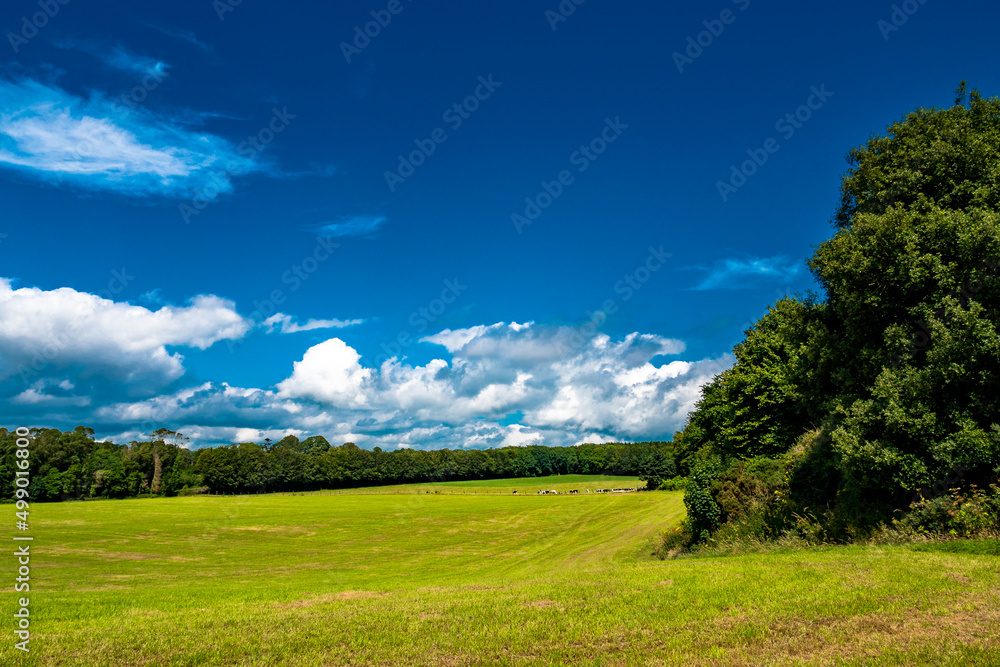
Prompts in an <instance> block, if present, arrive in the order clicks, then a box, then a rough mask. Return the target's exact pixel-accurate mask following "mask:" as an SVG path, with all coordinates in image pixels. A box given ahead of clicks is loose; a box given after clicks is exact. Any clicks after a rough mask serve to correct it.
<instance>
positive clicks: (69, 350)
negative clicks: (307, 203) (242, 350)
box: [0, 278, 250, 404]
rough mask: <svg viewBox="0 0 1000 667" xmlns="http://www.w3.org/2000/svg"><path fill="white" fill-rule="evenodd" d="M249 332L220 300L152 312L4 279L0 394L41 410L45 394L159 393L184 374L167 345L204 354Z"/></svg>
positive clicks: (0, 312) (1, 290) (211, 298)
mask: <svg viewBox="0 0 1000 667" xmlns="http://www.w3.org/2000/svg"><path fill="white" fill-rule="evenodd" d="M249 328H250V321H249V320H247V319H245V318H243V317H242V316H241V315H240V314H239V313H237V312H236V310H235V307H234V304H233V303H232V302H231V301H228V300H226V299H222V298H219V297H217V296H212V295H201V296H197V297H195V298H193V299H191V300H190V302H189V303H188V305H186V306H182V307H178V306H163V307H161V308H159V309H158V310H155V311H153V310H149V309H147V308H143V307H141V306H135V305H132V304H128V303H119V302H114V301H111V300H108V299H104V298H101V297H99V296H96V295H93V294H88V293H85V292H78V291H76V290H73V289H70V288H60V289H55V290H49V291H45V290H41V289H39V288H34V287H22V288H19V289H14V288H13V287H12V285H11V282H10V280H8V279H2V278H0V394H3V395H7V396H10V395H12V394H13V395H20V399H19V400H20V401H22V402H31V403H36V404H37V403H40V402H42V396H44V395H49V396H51V397H57V395H58V397H60V398H64V399H69V398H71V397H72V396H73V395H74V394H73V393H72V392H74V391H75V392H76V394H75V395H77V396H89V393H88V392H95V391H98V390H97V389H96V386H97V385H100V386H101V387H102V388H103V390H109V389H114V388H116V387H117V388H118V389H119V390H121V391H122V392H124V393H126V394H128V393H129V392H133V393H134V392H139V393H143V392H145V393H147V394H149V393H153V392H156V391H158V390H160V389H162V388H163V387H164V386H166V385H168V384H169V383H170V382H172V381H174V380H176V379H178V378H179V377H181V375H183V373H184V369H183V366H182V363H181V362H182V360H183V357H182V356H181V355H180V354H179V353H177V352H169V351H168V350H167V346H181V347H193V348H199V349H206V348H208V347H210V346H211V345H213V344H214V343H216V342H218V341H221V340H226V339H237V338H240V337H242V336H243V335H244V334H245V333H246V332H247V330H248V329H249ZM38 380H45V382H44V383H43V384H38V383H37V382H38ZM56 390H58V392H57V391H56ZM59 392H61V393H59ZM49 400H50V401H51V400H53V399H51V398H50V399H49Z"/></svg>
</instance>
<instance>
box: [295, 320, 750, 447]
mask: <svg viewBox="0 0 1000 667" xmlns="http://www.w3.org/2000/svg"><path fill="white" fill-rule="evenodd" d="M575 333H576V332H575V331H574V330H573V329H570V328H567V327H537V326H532V325H508V324H504V323H499V324H494V325H491V326H477V327H471V328H469V329H462V330H454V331H453V330H448V331H444V332H441V333H440V334H436V335H434V336H429V337H427V338H426V339H425V340H427V341H428V342H435V343H439V344H441V345H444V346H445V347H446V349H448V350H449V351H450V352H451V353H452V359H451V361H450V362H449V361H447V360H444V359H434V360H432V361H430V362H428V363H427V364H424V365H421V366H411V365H407V364H404V363H402V362H400V361H399V360H398V359H390V360H388V361H386V362H384V363H383V364H382V366H381V367H380V368H379V369H367V368H363V367H362V366H361V365H360V363H359V361H360V355H358V353H357V352H355V351H354V350H353V349H352V348H350V347H349V346H348V345H347V344H346V343H344V342H343V341H342V340H340V339H336V338H334V339H331V340H328V341H326V342H324V343H321V344H320V345H317V346H315V347H312V348H310V349H309V351H307V352H306V354H305V356H304V357H303V359H302V361H300V362H296V363H295V366H294V372H293V373H292V375H291V377H289V378H288V379H287V380H285V381H284V382H282V383H280V384H279V385H278V388H279V395H280V396H281V397H282V398H287V399H291V400H305V401H311V402H315V403H316V404H317V405H318V406H319V407H321V408H324V409H331V410H338V409H350V410H355V411H362V412H365V413H366V416H365V417H364V419H367V420H368V423H367V425H366V427H372V430H382V431H384V430H402V429H408V428H410V429H412V428H414V427H423V426H425V425H428V426H429V425H436V426H438V427H440V426H443V427H446V428H448V429H451V430H454V429H459V428H463V427H465V426H467V425H469V424H473V423H479V422H482V423H485V424H489V423H491V422H498V421H500V420H502V419H504V418H505V416H506V415H508V414H512V413H516V412H521V413H522V414H523V415H524V418H523V419H522V420H521V422H522V423H521V424H516V425H512V426H519V427H525V428H529V427H530V428H532V429H534V430H532V431H523V432H522V430H521V429H511V428H510V427H509V426H508V427H506V429H505V430H504V432H503V433H499V432H487V433H482V432H480V433H477V434H472V435H470V436H469V437H472V438H473V440H478V441H483V442H486V441H490V442H494V441H496V440H498V439H499V440H500V441H507V442H515V441H520V440H523V439H526V438H527V439H546V440H547V439H549V436H542V435H540V431H539V430H538V429H543V430H548V431H563V432H564V434H563V435H562V436H560V439H561V440H566V439H570V440H572V439H573V438H574V437H577V436H578V434H580V433H584V432H590V433H595V434H598V435H600V434H605V435H610V436H613V437H615V438H631V439H637V438H649V437H661V438H662V437H669V436H670V435H672V433H673V431H674V430H676V429H678V428H680V427H681V426H682V425H683V421H684V419H685V417H686V415H687V413H688V411H689V410H691V408H692V407H693V405H694V402H695V401H696V400H697V398H698V396H699V394H700V388H701V386H702V385H703V384H704V383H705V382H707V381H708V380H710V379H711V378H712V377H713V376H714V375H715V374H716V373H718V372H721V371H722V370H723V369H725V368H726V367H727V366H728V365H730V363H731V360H730V359H728V357H726V358H722V359H716V360H703V361H697V362H686V361H674V362H671V363H667V364H661V365H659V366H656V365H654V364H653V363H652V361H653V360H654V358H657V357H660V356H662V355H676V354H679V353H681V352H682V351H683V350H684V345H683V343H681V342H680V341H675V340H670V339H665V338H662V337H659V336H653V335H643V334H638V333H633V334H630V335H628V336H626V337H625V338H624V339H623V340H620V341H612V340H611V339H610V338H608V337H607V336H605V335H603V334H601V335H597V336H595V337H593V338H592V339H590V340H585V341H584V342H583V344H578V345H577V347H574V346H573V344H574V342H576V337H575V336H574V334H575ZM357 418H358V420H359V423H360V422H361V419H362V418H361V416H360V415H359V416H357ZM501 428H502V427H501ZM565 432H570V433H568V434H567V433H565ZM427 435H428V436H433V437H434V438H435V439H439V438H440V434H434V433H429V434H427ZM406 442H408V443H409V444H411V445H412V444H413V442H412V441H410V440H409V439H407V440H406Z"/></svg>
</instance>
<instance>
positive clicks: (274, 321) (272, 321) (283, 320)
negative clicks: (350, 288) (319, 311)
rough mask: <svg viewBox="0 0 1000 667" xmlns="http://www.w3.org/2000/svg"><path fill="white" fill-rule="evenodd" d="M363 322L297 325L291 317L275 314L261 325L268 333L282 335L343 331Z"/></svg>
mask: <svg viewBox="0 0 1000 667" xmlns="http://www.w3.org/2000/svg"><path fill="white" fill-rule="evenodd" d="M363 321H364V320H337V319H333V320H308V321H307V322H306V323H305V324H298V323H296V322H295V320H293V319H292V316H291V315H285V314H284V313H275V314H274V315H271V317H269V318H267V319H266V320H264V322H263V325H264V326H265V327H266V328H267V330H268V332H269V333H270V332H274V331H280V332H281V333H283V334H288V333H298V332H300V331H314V330H316V329H343V328H344V327H352V326H355V325H357V324H361V323H362V322H363Z"/></svg>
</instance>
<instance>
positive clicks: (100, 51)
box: [55, 38, 170, 76]
mask: <svg viewBox="0 0 1000 667" xmlns="http://www.w3.org/2000/svg"><path fill="white" fill-rule="evenodd" d="M55 46H57V47H59V48H61V49H72V50H74V51H81V52H83V53H87V54H89V55H91V56H93V57H95V58H97V59H98V60H100V61H102V62H103V63H104V64H105V65H107V66H108V67H110V68H112V69H116V70H120V71H122V72H130V73H136V74H143V75H145V74H155V75H157V76H162V75H164V74H166V71H167V70H168V69H170V65H168V64H167V63H165V62H163V61H162V60H157V59H156V58H150V57H148V56H142V55H139V54H137V53H133V52H131V51H129V50H128V49H127V48H125V47H124V46H122V45H121V44H114V45H108V44H105V43H104V42H99V41H97V40H93V39H73V38H68V39H61V40H58V41H56V42H55Z"/></svg>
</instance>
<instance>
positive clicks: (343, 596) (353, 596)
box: [274, 591, 389, 609]
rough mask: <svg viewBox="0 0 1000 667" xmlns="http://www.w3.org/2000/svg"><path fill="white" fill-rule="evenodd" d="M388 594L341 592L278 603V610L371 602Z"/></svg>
mask: <svg viewBox="0 0 1000 667" xmlns="http://www.w3.org/2000/svg"><path fill="white" fill-rule="evenodd" d="M387 595H389V594H388V593H385V592H382V591H340V592H339V593H324V594H323V595H317V596H315V597H310V598H305V599H302V600H292V601H291V602H285V603H276V604H275V605H274V606H275V607H277V608H278V609H302V608H305V607H312V606H314V605H317V604H324V603H326V602H339V601H343V600H369V599H372V598H384V597H386V596H387Z"/></svg>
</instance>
